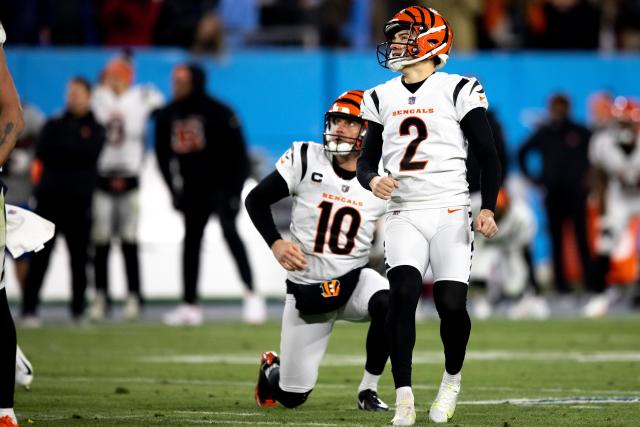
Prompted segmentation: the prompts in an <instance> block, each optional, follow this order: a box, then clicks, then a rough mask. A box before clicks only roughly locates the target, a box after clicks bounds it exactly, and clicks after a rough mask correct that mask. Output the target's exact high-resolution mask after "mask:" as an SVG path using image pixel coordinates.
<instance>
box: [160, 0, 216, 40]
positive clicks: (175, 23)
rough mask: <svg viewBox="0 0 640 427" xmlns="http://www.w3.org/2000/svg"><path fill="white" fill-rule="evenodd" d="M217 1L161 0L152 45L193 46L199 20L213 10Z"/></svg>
mask: <svg viewBox="0 0 640 427" xmlns="http://www.w3.org/2000/svg"><path fill="white" fill-rule="evenodd" d="M217 3H218V0H163V1H162V6H161V8H160V15H159V16H158V20H157V22H156V27H155V32H154V44H156V45H161V46H179V47H183V48H185V49H188V48H190V47H191V46H193V44H194V41H195V37H196V29H197V27H198V22H200V19H201V18H202V17H203V16H204V15H205V14H207V13H208V12H211V11H213V10H214V7H215V6H216V5H217Z"/></svg>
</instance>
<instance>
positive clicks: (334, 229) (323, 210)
mask: <svg viewBox="0 0 640 427" xmlns="http://www.w3.org/2000/svg"><path fill="white" fill-rule="evenodd" d="M318 207H319V208H320V219H319V220H318V229H317V231H316V240H315V244H314V246H313V251H314V252H317V253H323V252H324V245H325V243H326V241H327V230H330V232H329V249H331V252H333V253H334V254H337V255H347V254H349V253H350V252H351V250H353V247H354V246H355V238H356V234H358V229H359V228H360V223H361V222H362V219H361V218H360V212H358V211H357V210H356V209H354V208H352V207H349V206H345V207H342V208H340V209H338V210H337V211H336V213H335V214H334V215H333V220H331V226H330V227H329V222H330V219H331V211H332V210H333V203H331V202H327V201H323V202H321V203H320V204H319V205H318ZM346 216H350V217H351V224H350V225H349V230H347V233H346V234H345V237H346V238H347V242H346V243H345V244H344V245H343V246H340V242H339V238H340V232H341V230H342V221H344V218H345V217H346Z"/></svg>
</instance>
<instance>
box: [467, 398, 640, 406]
mask: <svg viewBox="0 0 640 427" xmlns="http://www.w3.org/2000/svg"><path fill="white" fill-rule="evenodd" d="M585 403H599V404H603V403H627V404H628V403H640V396H629V397H594V396H577V397H542V398H536V399H526V398H519V399H496V400H462V401H460V402H458V405H483V406H484V405H504V404H510V405H518V406H527V405H581V404H585Z"/></svg>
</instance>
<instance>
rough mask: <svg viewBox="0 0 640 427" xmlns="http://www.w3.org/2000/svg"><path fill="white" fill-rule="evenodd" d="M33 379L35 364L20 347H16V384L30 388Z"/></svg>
mask: <svg viewBox="0 0 640 427" xmlns="http://www.w3.org/2000/svg"><path fill="white" fill-rule="evenodd" d="M32 381H33V366H31V362H29V359H27V358H26V356H25V355H24V353H23V352H22V350H20V347H19V346H18V347H17V348H16V384H17V385H19V386H22V387H24V388H26V389H27V390H29V386H30V385H31V382H32Z"/></svg>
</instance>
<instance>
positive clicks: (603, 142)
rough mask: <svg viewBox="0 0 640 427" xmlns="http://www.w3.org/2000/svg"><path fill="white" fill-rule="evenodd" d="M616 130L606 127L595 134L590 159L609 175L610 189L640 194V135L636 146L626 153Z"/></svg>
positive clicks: (592, 139) (622, 193)
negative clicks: (619, 141)
mask: <svg viewBox="0 0 640 427" xmlns="http://www.w3.org/2000/svg"><path fill="white" fill-rule="evenodd" d="M616 136H617V134H616V130H614V129H604V130H601V131H599V132H597V133H595V134H594V135H593V137H592V138H591V142H590V145H589V161H590V162H591V164H592V165H594V166H596V167H598V168H600V169H602V170H603V171H605V172H606V174H607V176H608V177H609V191H614V192H620V194H621V195H625V194H626V195H629V196H638V195H640V135H638V136H637V138H638V140H637V141H636V146H635V148H634V149H633V150H632V151H630V152H629V153H626V152H625V151H624V149H623V147H622V146H621V145H620V144H619V143H618V140H617V137H616Z"/></svg>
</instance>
